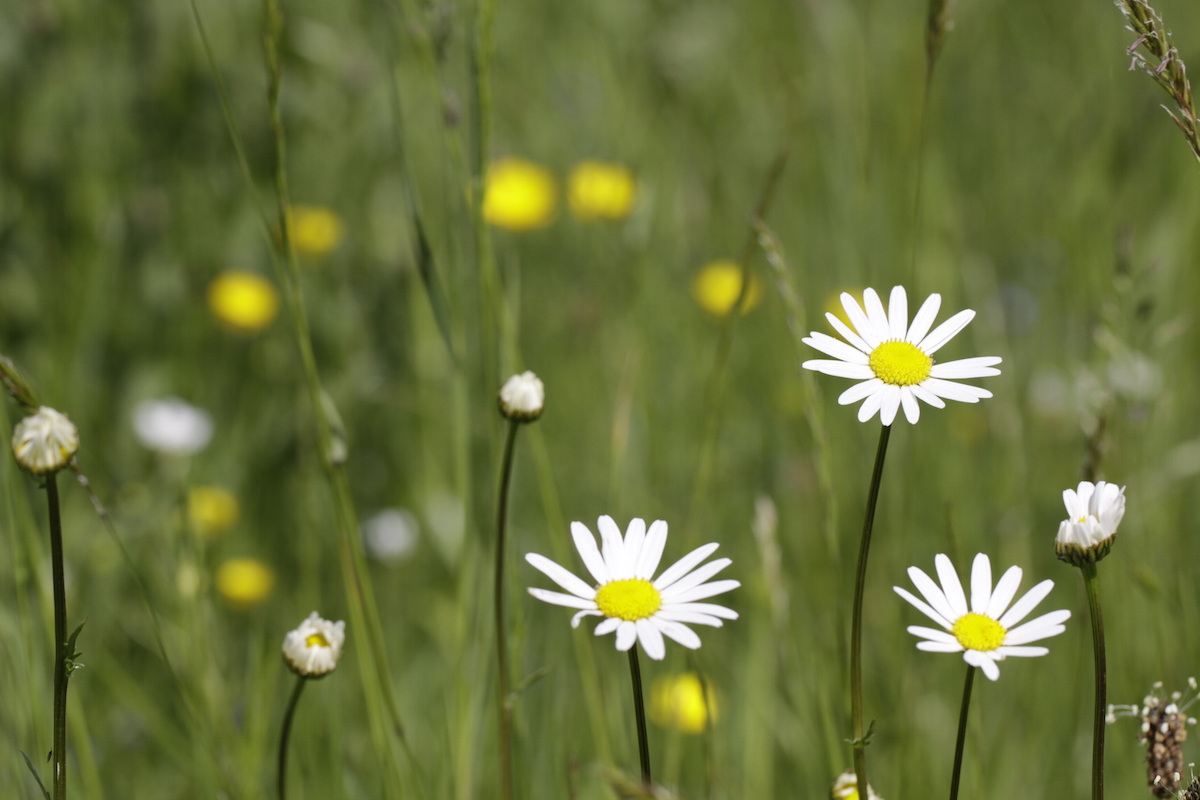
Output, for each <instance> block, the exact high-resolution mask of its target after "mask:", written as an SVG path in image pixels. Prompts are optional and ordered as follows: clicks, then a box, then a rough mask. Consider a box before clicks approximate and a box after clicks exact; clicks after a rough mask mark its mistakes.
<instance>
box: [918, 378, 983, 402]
mask: <svg viewBox="0 0 1200 800" xmlns="http://www.w3.org/2000/svg"><path fill="white" fill-rule="evenodd" d="M921 386H922V387H924V388H925V389H927V390H928V391H930V392H933V393H934V394H936V395H937V396H938V397H944V398H946V399H947V400H957V401H958V402H960V403H978V402H979V401H980V400H986V399H987V398H989V397H991V396H992V393H991V392H989V391H988V390H987V389H980V388H979V387H978V386H969V385H967V384H965V383H954V382H953V381H945V380H942V379H941V378H926V379H925V380H924V381H922V382H921Z"/></svg>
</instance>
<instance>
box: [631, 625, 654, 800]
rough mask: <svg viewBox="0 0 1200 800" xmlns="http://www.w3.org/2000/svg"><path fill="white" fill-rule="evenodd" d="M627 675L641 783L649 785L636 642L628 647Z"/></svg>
mask: <svg viewBox="0 0 1200 800" xmlns="http://www.w3.org/2000/svg"><path fill="white" fill-rule="evenodd" d="M629 675H630V677H631V678H632V680H633V711H634V714H635V715H636V716H637V732H638V756H639V757H640V758H641V762H642V785H643V786H645V787H646V788H649V787H650V739H649V737H647V736H646V703H645V702H644V701H643V700H642V667H641V665H640V664H639V663H638V644H637V642H634V643H633V647H631V648H629Z"/></svg>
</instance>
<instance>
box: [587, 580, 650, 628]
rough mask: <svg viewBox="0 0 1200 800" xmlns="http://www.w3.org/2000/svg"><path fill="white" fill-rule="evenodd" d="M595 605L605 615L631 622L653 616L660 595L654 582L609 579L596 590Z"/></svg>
mask: <svg viewBox="0 0 1200 800" xmlns="http://www.w3.org/2000/svg"><path fill="white" fill-rule="evenodd" d="M596 605H597V606H599V607H600V611H601V612H603V613H604V615H605V616H606V617H617V618H618V619H627V620H629V621H630V622H633V621H634V620H639V619H646V618H647V617H651V616H653V615H654V612H655V611H658V607H659V606H661V605H662V595H661V594H659V593H658V589H655V588H654V584H652V583H650V581H647V580H642V579H641V578H630V579H629V580H624V581H610V582H608V583H606V584H604V585H603V586H601V587H600V589H599V591H597V592H596Z"/></svg>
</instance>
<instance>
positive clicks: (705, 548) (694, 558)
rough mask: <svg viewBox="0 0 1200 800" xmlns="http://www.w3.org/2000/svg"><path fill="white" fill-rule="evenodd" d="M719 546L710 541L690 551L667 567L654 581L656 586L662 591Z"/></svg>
mask: <svg viewBox="0 0 1200 800" xmlns="http://www.w3.org/2000/svg"><path fill="white" fill-rule="evenodd" d="M718 547H720V545H719V544H717V543H716V542H709V543H708V544H706V545H701V546H700V547H697V548H696V549H695V550H693V551H692V552H690V553H688V554H687V555H686V556H684V557H683V558H681V559H679V560H678V561H676V562H675V563H674V564H672V565H671V566H669V567H667V569H666V571H665V572H663V574H662V575H659V576H658V580H656V581H654V588H655V589H658V590H659V591H660V592H661V591H662V590H663V588H664V587H667V586H670V585H671V584H672V583H674V582H675V581H677V580H679V579H680V578H682V577H683V576H684V575H686V574H688V572H690V571H691V569H692V567H694V566H696V565H697V564H699V563H700V562H701V561H703V560H704V559H706V558H708V557H709V556H710V555H712V553H713V551H715V550H716V549H717V548H718Z"/></svg>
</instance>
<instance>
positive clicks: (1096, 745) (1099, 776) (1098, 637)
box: [1079, 562, 1108, 800]
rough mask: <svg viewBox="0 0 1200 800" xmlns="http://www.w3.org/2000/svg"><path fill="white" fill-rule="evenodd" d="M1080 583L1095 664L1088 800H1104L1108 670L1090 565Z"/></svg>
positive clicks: (1097, 589) (1094, 575)
mask: <svg viewBox="0 0 1200 800" xmlns="http://www.w3.org/2000/svg"><path fill="white" fill-rule="evenodd" d="M1079 569H1080V570H1082V571H1083V584H1084V586H1086V587H1087V596H1088V610H1089V611H1090V612H1091V616H1092V651H1093V655H1094V657H1095V663H1096V705H1095V709H1094V710H1093V717H1092V800H1104V716H1105V714H1106V713H1107V709H1108V705H1107V704H1108V671H1107V669H1106V667H1105V658H1104V616H1103V614H1102V613H1101V612H1100V578H1099V576H1098V575H1097V573H1096V564H1095V563H1094V562H1088V563H1085V564H1084V565H1083V566H1081V567H1080V568H1079Z"/></svg>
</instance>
